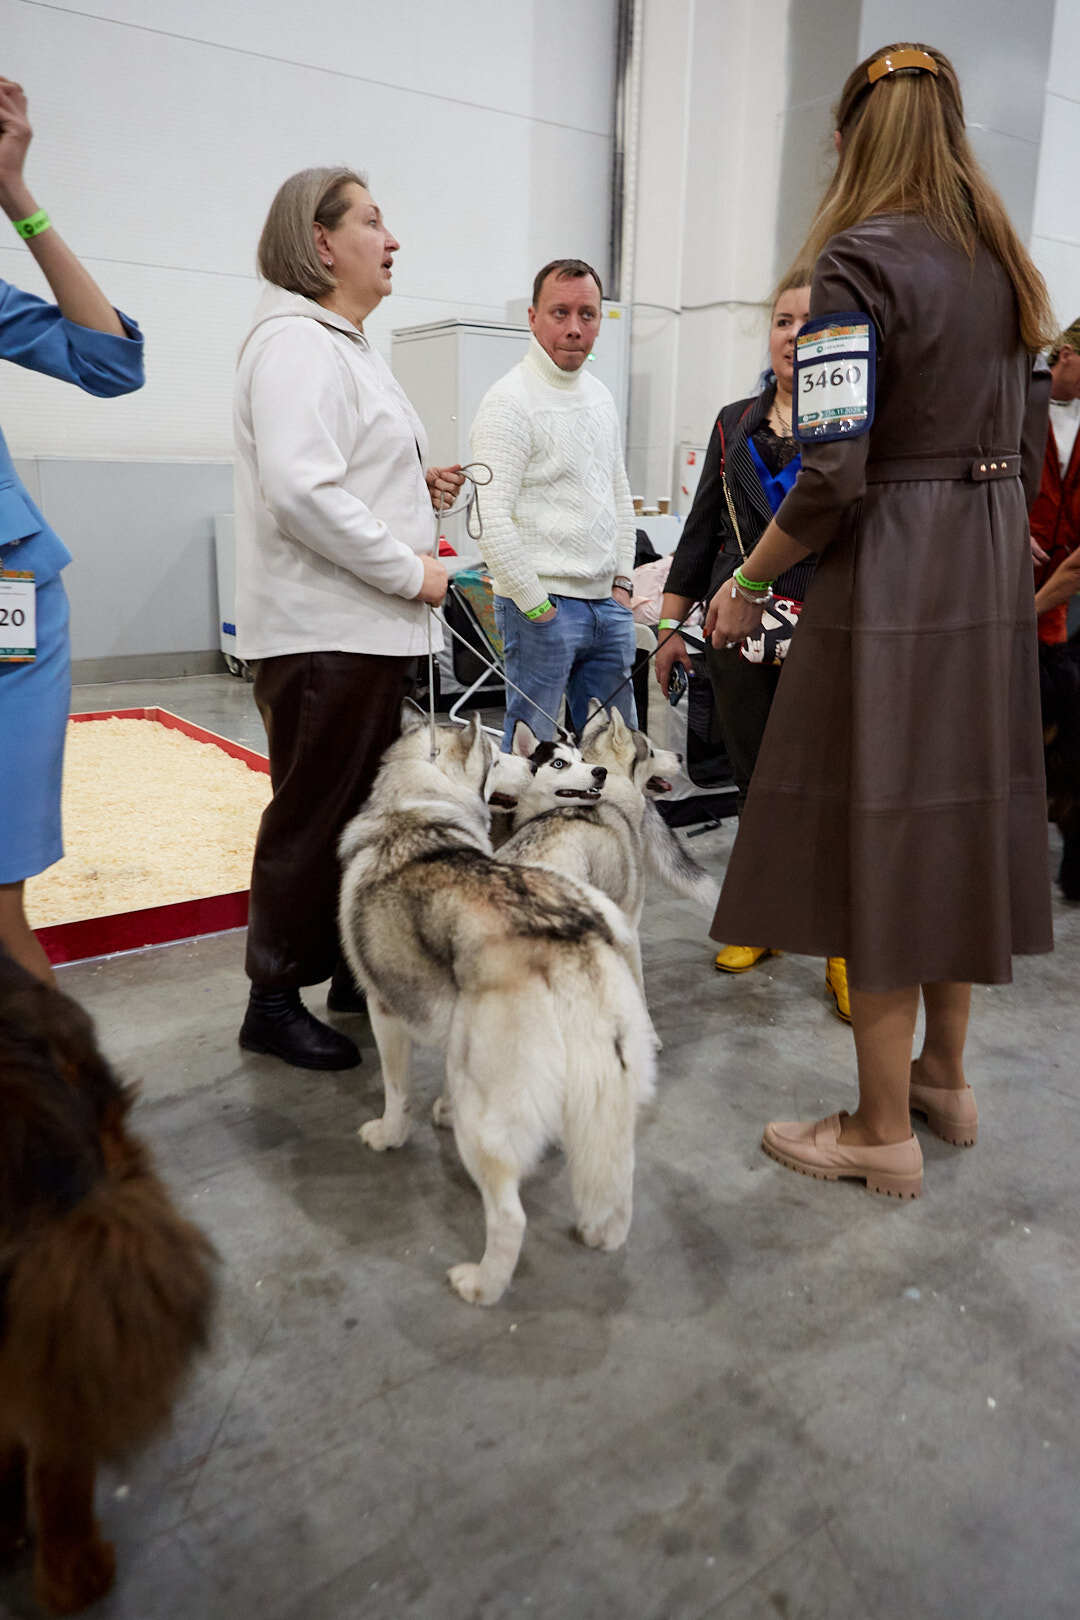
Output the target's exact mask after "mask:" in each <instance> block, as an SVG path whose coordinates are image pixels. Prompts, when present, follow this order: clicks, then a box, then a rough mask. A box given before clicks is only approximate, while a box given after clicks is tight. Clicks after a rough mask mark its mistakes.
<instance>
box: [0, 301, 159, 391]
mask: <svg viewBox="0 0 1080 1620" xmlns="http://www.w3.org/2000/svg"><path fill="white" fill-rule="evenodd" d="M116 313H117V314H118V315H119V316H120V323H121V325H122V326H123V328H124V332H125V334H126V335H125V336H124V337H115V336H114V335H113V334H112V333H111V332H94V331H92V330H91V329H90V328H89V327H88V326H76V324H75V322H74V321H69V320H68V319H67V318H66V317H65V316H63V315H61V313H60V311H59V310H58V309H57V307H56V305H55V304H48V303H46V302H45V300H44V299H43V298H37V297H35V296H34V294H33V293H28V292H23V291H22V290H21V289H20V288H19V287H13V286H12V285H11V283H10V282H7V281H0V359H4V360H11V361H14V363H15V365H17V366H25V367H26V368H27V370H28V371H43V372H44V373H45V375H46V376H47V377H58V378H59V379H60V381H61V382H72V383H76V384H77V385H78V386H79V387H80V388H84V389H85V390H86V392H87V393H88V394H97V395H98V396H99V397H100V398H102V399H109V398H111V397H112V396H113V395H115V394H133V393H134V392H135V390H136V389H137V388H141V387H142V385H143V382H144V381H145V376H144V373H143V335H142V333H141V332H140V331H139V328H138V327H137V326H136V324H135V322H134V321H132V320H129V319H128V317H127V316H126V315H123V314H121V313H120V311H119V310H117V312H116Z"/></svg>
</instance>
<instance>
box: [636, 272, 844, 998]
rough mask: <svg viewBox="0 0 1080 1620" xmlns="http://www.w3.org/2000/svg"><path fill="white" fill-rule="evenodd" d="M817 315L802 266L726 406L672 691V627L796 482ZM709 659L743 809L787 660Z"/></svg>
mask: <svg viewBox="0 0 1080 1620" xmlns="http://www.w3.org/2000/svg"><path fill="white" fill-rule="evenodd" d="M809 313H810V270H809V268H808V267H803V266H799V267H797V268H796V269H794V270H792V271H791V273H790V274H789V275H788V276H786V277H785V279H784V281H783V282H782V283H781V285H780V287H779V288H778V289H777V292H776V295H775V298H774V300H773V308H772V320H771V323H770V328H769V361H770V365H771V368H772V369H771V375H770V378H769V381H768V382H767V384H766V386H765V387H764V388H763V389H762V391H761V393H760V394H757V395H754V396H753V397H751V398H750V399H739V400H735V401H734V403H733V404H731V405H725V406H724V408H723V410H722V411H721V412H720V414H719V416H718V417H717V419H716V423H715V425H714V427H713V431H712V435H711V437H710V439H709V447H708V451H707V452H706V456H705V465H704V467H703V469H702V473H701V482H700V483H699V485H698V488H697V494H696V495H695V496H694V504H693V507H692V509H691V511H690V515H689V517H688V518H687V520H686V526H685V528H684V529H683V533H682V538H681V539H680V541H679V545H678V549H677V550H676V552H675V555H674V557H673V558H672V562H671V572H670V573H669V575H668V579H667V589H666V591H665V594H664V601H663V605H662V607H661V610H660V628H659V635H660V642H661V646H660V650H659V652H658V653H657V655H656V678H657V680H658V681H659V683H660V686H661V689H662V690H663V692H664V695H665V697H666V696H667V692H668V686H669V683H670V680H671V671H672V668H673V667H674V665H675V664H677V663H678V664H682V665H683V666H684V668H686V669H689V668H690V655H689V653H688V651H687V648H686V643H685V641H684V640H683V638H682V636H680V635H677V634H675V635H673V634H672V633H671V627H672V626H673V625H676V624H678V623H679V621H680V620H681V619H682V618H683V616H684V615H685V614H686V613H687V612H688V610H689V609H690V607H691V606H692V604H693V603H694V602H700V601H708V600H710V599H711V598H712V597H713V596H714V595H715V593H716V591H717V590H718V589H719V587H720V586H721V585H722V584H723V583H724V581H725V580H726V579H730V577H731V575H732V574H733V573H734V572H735V569H736V568H737V567H738V566H739V563H740V562H741V561H742V558H743V557H744V556H745V555H747V554H748V553H749V552H750V551H752V550H753V548H754V546H755V545H756V544H757V541H758V539H759V537H760V536H761V534H762V533H763V532H764V530H765V528H766V526H767V524H768V522H769V520H770V518H771V517H772V515H773V513H774V512H775V511H776V509H777V507H778V506H779V505H780V502H781V501H782V500H783V498H784V496H785V495H786V493H787V491H788V489H790V487H791V485H792V484H793V483H794V481H795V476H796V474H797V472H798V470H799V453H798V445H797V444H796V442H795V440H794V439H793V437H792V433H791V384H792V376H793V365H794V356H795V339H796V337H797V336H798V334H799V331H800V329H801V327H802V325H803V323H804V321H806V319H807V317H808V316H809ZM725 483H726V485H727V491H726V494H725V489H724V485H725ZM728 497H730V501H731V506H730V507H729V504H728ZM732 507H733V508H734V515H735V521H733V520H732V512H731V508H732ZM736 525H737V529H738V532H736ZM740 540H741V542H742V544H741V546H740ZM814 563H815V558H814V557H813V556H810V557H807V559H806V560H805V561H804V562H801V563H797V564H796V565H795V567H794V568H791V569H789V570H788V572H787V573H786V574H784V575H782V576H781V578H780V579H778V580H776V582H775V584H774V586H773V590H774V592H775V594H776V595H777V596H778V597H789V598H791V599H792V600H794V601H796V602H802V601H803V599H804V597H805V595H806V591H807V587H808V586H809V584H810V580H811V578H812V577H813V572H814ZM705 663H706V668H707V669H708V672H709V679H710V682H711V684H712V689H713V697H714V702H715V706H716V716H717V720H718V722H719V726H720V730H721V733H722V735H723V739H724V747H725V749H726V750H727V755H728V759H729V760H730V762H731V768H732V771H733V772H734V776H735V785H736V787H737V788H738V790H739V809H740V811H741V810H742V807H743V804H744V802H745V800H746V790H747V788H748V786H749V785H750V777H751V775H752V774H753V769H754V763H755V761H756V759H757V755H758V749H759V748H760V746H761V739H762V737H763V736H764V734H765V722H766V721H767V720H768V718H769V709H770V706H771V704H772V700H773V694H774V693H775V691H776V684H777V682H778V680H779V679H780V671H781V669H782V667H783V666H782V665H781V664H775V663H750V662H749V661H748V660H747V659H746V658H744V657H743V655H742V651H741V649H740V648H738V647H727V648H723V649H721V650H719V651H718V650H716V649H714V648H712V647H709V648H708V649H707V651H706V654H705ZM769 954H770V951H769V947H768V946H767V945H725V946H724V948H723V949H722V950H721V951H720V952H719V954H718V955H717V958H716V966H717V967H718V968H719V969H720V970H721V971H722V972H725V973H744V972H745V971H746V970H747V968H751V967H753V966H754V965H755V963H757V962H760V961H761V959H762V958H763V957H765V956H768V955H769ZM825 982H826V985H827V987H828V989H829V990H830V992H831V993H832V996H833V1000H834V1002H835V1005H836V1010H837V1012H838V1013H839V1015H840V1017H841V1018H843V1019H844V1020H845V1022H847V1021H848V1020H849V1017H850V1014H849V1008H848V995H847V975H846V972H845V968H844V963H843V960H842V959H841V958H834V959H831V960H830V961H829V964H828V968H827V971H826V975H825Z"/></svg>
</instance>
